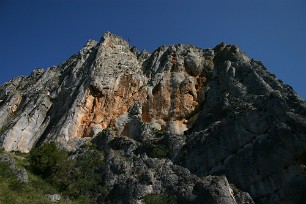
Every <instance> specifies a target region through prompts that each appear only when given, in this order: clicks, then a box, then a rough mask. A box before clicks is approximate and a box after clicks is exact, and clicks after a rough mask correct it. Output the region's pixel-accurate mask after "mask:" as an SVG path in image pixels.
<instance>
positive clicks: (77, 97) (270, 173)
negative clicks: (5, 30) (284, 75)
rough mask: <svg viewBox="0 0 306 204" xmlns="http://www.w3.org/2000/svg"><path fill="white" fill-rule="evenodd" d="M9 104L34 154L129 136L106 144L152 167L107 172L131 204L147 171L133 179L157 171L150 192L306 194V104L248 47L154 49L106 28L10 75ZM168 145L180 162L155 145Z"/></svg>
mask: <svg viewBox="0 0 306 204" xmlns="http://www.w3.org/2000/svg"><path fill="white" fill-rule="evenodd" d="M0 114H1V118H0V145H1V146H3V148H4V149H5V150H6V151H22V152H28V151H30V150H31V148H33V147H34V146H39V145H41V144H43V143H45V142H47V141H57V142H59V143H60V144H61V145H62V146H63V147H65V148H67V149H69V150H71V151H75V150H78V148H79V147H80V145H82V144H83V143H84V142H86V141H87V140H90V139H92V138H95V137H96V136H97V135H101V132H102V131H103V130H112V131H113V132H114V135H115V136H116V137H118V138H123V140H124V141H129V142H128V143H127V144H126V145H122V144H121V143H120V142H119V143H120V144H119V145H115V149H114V147H113V146H112V145H111V144H114V142H111V141H113V140H114V141H117V139H116V138H113V139H112V140H111V141H109V143H106V144H107V145H106V144H104V149H110V152H113V153H109V154H110V155H109V157H108V158H109V165H110V167H111V166H112V165H115V164H116V165H119V164H120V165H121V166H122V165H123V166H129V167H131V166H143V168H144V169H141V170H135V169H133V168H132V169H130V168H127V167H126V168H123V170H122V168H121V167H120V169H121V170H120V171H119V170H118V171H117V173H114V172H112V171H111V170H110V171H109V172H108V173H107V174H108V178H110V180H112V178H113V180H112V181H110V182H109V187H110V188H113V187H114V186H117V187H118V186H119V188H120V189H119V190H118V191H119V192H121V191H124V193H125V194H127V192H128V191H129V192H130V194H129V195H130V197H131V199H130V201H131V202H130V203H133V202H135V203H137V202H138V201H139V199H138V200H137V196H136V195H134V194H131V191H133V190H132V189H131V188H132V187H135V185H136V184H138V183H137V182H139V178H137V179H136V178H134V180H133V179H132V180H129V182H130V185H129V186H126V185H128V184H126V185H124V183H128V180H127V179H128V178H131V177H132V175H133V174H141V175H144V176H145V177H146V178H147V180H150V179H151V180H152V179H153V177H152V175H151V174H154V175H156V177H157V179H155V180H156V181H157V182H155V180H154V179H153V180H152V181H151V180H150V181H149V182H146V183H141V185H143V186H141V187H137V189H138V188H140V189H146V188H148V189H149V190H143V192H142V193H141V192H140V189H138V191H137V190H135V189H136V187H135V188H134V191H135V192H140V193H139V194H137V195H138V197H141V196H143V195H144V194H147V193H160V192H161V191H163V190H165V189H168V190H169V189H172V190H170V191H171V192H174V193H175V194H178V195H185V194H186V196H183V197H184V198H182V199H183V200H184V199H185V200H184V201H186V202H187V201H188V202H202V201H203V199H202V200H199V199H200V197H201V196H203V195H205V196H206V198H208V197H209V196H211V195H214V196H212V198H211V200H210V201H209V200H206V201H207V202H211V203H224V202H227V203H235V202H237V203H248V202H250V203H252V202H253V201H252V200H251V199H250V198H249V197H248V196H247V195H248V194H247V193H246V194H243V195H244V196H242V197H241V198H238V197H239V196H238V197H237V195H238V194H237V192H240V190H236V194H235V195H236V197H235V195H234V194H233V193H232V192H233V191H234V190H233V189H241V190H243V191H247V192H249V193H250V194H251V196H252V197H253V199H254V200H255V201H257V202H259V203H298V202H301V201H302V200H303V199H306V198H305V195H306V192H305V189H304V188H303V186H304V184H305V182H306V173H305V169H306V168H305V165H306V104H305V102H304V101H303V100H302V99H301V98H299V96H297V95H296V93H295V92H294V91H293V90H292V88H291V87H290V86H288V85H286V84H284V83H283V82H282V81H280V80H278V79H276V77H275V76H274V75H273V74H271V73H269V72H268V71H267V69H266V68H265V67H264V65H263V64H262V63H261V62H259V61H255V60H253V59H250V58H249V57H248V56H247V55H246V54H245V53H243V52H242V51H241V50H240V49H239V48H238V47H237V46H232V45H225V44H224V43H221V44H220V45H217V46H216V47H215V48H213V49H201V48H197V47H195V46H192V45H182V44H178V45H173V46H161V47H159V48H158V49H157V50H155V51H154V52H152V53H148V52H145V51H142V52H139V51H137V49H136V48H135V47H131V46H130V45H129V44H128V42H127V41H125V40H123V39H122V38H120V37H118V36H115V35H113V34H111V33H105V34H104V35H103V37H102V39H101V41H100V42H95V41H93V40H90V41H88V42H87V44H86V45H85V46H84V47H83V48H82V49H81V50H80V52H79V53H77V54H75V55H73V56H72V57H71V58H69V59H68V60H67V61H66V62H64V63H62V64H60V65H58V66H56V67H51V68H49V69H47V70H43V69H37V70H34V71H33V72H32V73H31V75H30V76H28V77H17V78H15V79H12V80H10V81H9V82H7V83H5V84H3V85H2V86H1V87H0ZM117 142H118V141H117ZM117 142H115V144H116V143H117ZM160 143H162V145H163V147H164V148H165V149H167V154H166V157H167V158H168V159H170V160H168V161H163V160H158V159H155V160H154V159H153V158H154V157H156V154H153V153H151V154H150V152H152V151H153V150H154V148H155V150H156V147H157V146H156V145H158V144H160ZM123 144H125V142H123ZM131 144H134V146H133V145H132V146H131ZM129 146H131V147H129ZM111 149H112V151H111ZM125 149H129V151H128V152H129V154H128V156H126V155H125V156H124V152H125V151H127V150H125ZM148 150H152V151H148ZM108 152H109V151H108ZM114 152H115V153H114ZM153 152H154V151H153ZM148 156H149V157H148ZM121 157H122V159H120V158H121ZM123 157H124V158H123ZM123 161H124V162H123ZM133 161H134V163H133ZM135 162H136V163H135ZM114 163H115V164H114ZM144 164H145V165H144ZM120 165H119V166H120ZM112 168H113V167H112ZM114 168H115V167H114ZM110 169H111V168H110ZM134 171H135V172H134ZM163 171H164V174H163V173H160V174H158V173H157V174H156V172H163ZM118 172H120V173H118ZM137 172H138V173H137ZM150 172H151V173H150ZM152 172H153V173H152ZM154 172H155V173H154ZM165 172H168V173H165ZM182 172H183V173H182ZM184 172H185V173H184ZM183 175H184V176H183ZM171 176H172V177H175V179H176V180H175V179H174V180H175V182H173V180H171V182H172V183H171V182H170V181H169V179H170V178H172V177H171ZM206 176H209V177H206ZM151 177H152V178H151ZM154 178H155V177H154ZM180 178H181V179H183V180H184V179H185V180H186V181H187V180H188V181H190V185H189V184H188V183H186V185H184V186H182V183H181V184H178V182H182V180H180ZM200 178H205V179H204V180H203V179H202V180H201V179H200ZM227 179H228V180H229V182H230V183H232V184H234V185H235V186H236V187H235V188H234V187H230V185H229V184H228V182H227ZM211 182H212V183H214V185H212V184H211ZM160 183H163V184H165V185H161V186H162V187H158V185H160ZM167 183H168V184H169V185H168V184H167ZM220 183H222V185H221V184H220ZM119 184H120V185H119ZM153 184H154V185H157V187H156V186H155V187H154V185H153ZM195 184H197V185H195ZM219 184H220V185H221V186H222V187H220V185H219ZM167 185H168V186H167ZM216 185H217V186H218V185H219V187H216ZM136 186H137V185H136ZM152 186H153V187H152ZM175 186H179V189H177V188H175ZM207 186H214V187H213V189H215V190H216V189H219V190H216V191H215V192H213V191H214V190H211V188H206V187H207ZM196 189H198V191H199V192H201V193H199V194H196V193H195V192H196ZM207 189H210V190H207ZM224 189H227V190H224ZM228 189H229V190H228ZM183 192H185V194H184V193H183ZM124 193H123V194H124ZM218 195H219V198H220V195H222V196H224V198H226V201H225V200H222V199H221V198H220V199H221V200H220V199H219V198H218ZM239 195H240V194H239ZM241 195H242V194H241ZM205 196H204V197H205ZM222 196H221V197H222ZM133 199H134V200H133ZM218 199H219V200H218Z"/></svg>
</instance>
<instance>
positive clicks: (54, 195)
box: [47, 194, 62, 203]
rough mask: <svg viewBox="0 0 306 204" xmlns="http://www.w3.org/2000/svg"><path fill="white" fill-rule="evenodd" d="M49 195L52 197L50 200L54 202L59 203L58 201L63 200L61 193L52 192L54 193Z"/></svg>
mask: <svg viewBox="0 0 306 204" xmlns="http://www.w3.org/2000/svg"><path fill="white" fill-rule="evenodd" d="M47 197H48V198H49V199H50V201H51V202H52V203H57V202H60V200H61V198H62V197H61V195H59V194H52V195H47Z"/></svg>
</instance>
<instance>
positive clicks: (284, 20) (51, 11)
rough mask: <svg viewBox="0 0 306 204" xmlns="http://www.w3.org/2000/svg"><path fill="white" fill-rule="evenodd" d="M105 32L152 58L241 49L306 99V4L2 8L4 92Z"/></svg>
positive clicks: (291, 0) (178, 2) (13, 3)
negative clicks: (188, 48) (164, 48)
mask: <svg viewBox="0 0 306 204" xmlns="http://www.w3.org/2000/svg"><path fill="white" fill-rule="evenodd" d="M106 31H110V32H112V33H114V34H117V35H120V36H122V37H123V38H125V39H130V40H131V44H132V45H135V46H137V47H138V49H139V50H141V49H146V50H149V51H153V50H154V49H156V48H157V47H158V46H160V45H162V44H166V45H167V44H176V43H189V44H194V45H196V46H198V47H201V48H210V47H214V46H215V45H216V44H219V43H220V42H222V41H224V42H225V43H226V44H237V45H239V46H240V48H241V49H242V50H243V51H244V52H246V53H247V55H248V56H250V57H252V58H255V59H256V60H260V61H262V62H263V63H264V65H265V66H266V67H267V68H268V69H269V70H270V71H271V72H272V73H274V74H276V76H277V77H278V78H279V79H282V80H283V81H284V82H285V83H288V84H289V85H291V86H292V87H293V88H294V89H295V91H296V92H297V93H298V94H299V95H301V96H302V98H304V99H306V89H305V88H306V1H305V0H256V1H252V0H218V1H215V0H210V1H208V0H190V1H187V0H151V1H147V0H130V1H128V0H120V1H118V0H0V70H1V72H0V84H2V83H3V82H5V81H7V80H9V79H10V78H12V77H15V76H19V75H28V74H30V72H31V71H32V70H33V69H35V68H38V67H43V68H48V67H50V66H52V65H57V64H59V63H60V62H62V61H64V60H66V59H67V58H68V57H70V56H71V55H72V54H74V53H76V52H77V51H78V50H80V49H81V48H82V46H83V45H84V44H85V43H86V41H87V40H88V39H95V40H99V39H100V37H101V35H102V34H103V33H104V32H106Z"/></svg>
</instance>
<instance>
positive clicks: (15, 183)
mask: <svg viewBox="0 0 306 204" xmlns="http://www.w3.org/2000/svg"><path fill="white" fill-rule="evenodd" d="M24 187H25V183H23V182H22V181H20V180H18V179H12V180H11V181H10V183H9V188H10V189H11V190H13V191H20V190H22V189H23V188H24Z"/></svg>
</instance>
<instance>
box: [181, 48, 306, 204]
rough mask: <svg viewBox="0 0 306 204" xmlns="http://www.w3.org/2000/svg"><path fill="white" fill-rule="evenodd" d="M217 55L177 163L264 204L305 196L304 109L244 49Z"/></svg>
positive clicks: (292, 94) (300, 101)
mask: <svg viewBox="0 0 306 204" xmlns="http://www.w3.org/2000/svg"><path fill="white" fill-rule="evenodd" d="M215 51H216V53H217V54H216V56H215V58H214V64H215V67H214V72H213V76H212V78H211V80H209V82H208V83H207V84H206V86H207V89H208V91H207V93H206V95H207V97H206V101H205V103H204V104H203V106H202V109H201V113H200V115H199V117H198V120H197V122H196V123H195V125H194V126H193V127H192V129H189V130H188V133H187V135H186V138H187V142H186V143H187V144H186V145H185V146H184V148H183V149H182V150H181V152H180V156H178V157H177V163H178V164H181V165H183V166H185V167H186V168H188V169H189V170H190V171H191V172H192V173H194V174H196V175H199V176H206V175H226V176H227V177H228V179H229V180H230V181H232V182H233V183H235V184H236V185H237V186H238V187H240V188H241V189H244V190H246V191H248V192H250V193H251V195H252V196H253V198H255V200H256V201H258V202H261V203H277V202H280V201H282V200H283V199H285V200H290V198H292V197H295V196H293V194H290V195H289V194H288V192H289V191H290V192H295V193H297V194H300V195H301V194H303V193H301V192H304V195H305V190H302V189H301V188H300V187H299V186H300V185H302V183H305V181H306V180H305V174H306V172H305V168H304V164H305V162H306V161H305V148H306V143H305V139H306V112H305V110H306V106H305V103H304V102H303V101H302V100H301V98H299V97H298V96H297V95H296V94H295V92H294V91H293V90H292V89H291V88H290V87H289V86H288V85H285V84H283V83H282V82H281V81H279V80H277V79H276V78H275V76H273V75H272V74H270V73H269V72H268V71H267V70H266V68H265V67H264V66H263V65H262V64H261V63H260V62H258V61H254V60H251V59H249V58H247V57H246V56H245V55H244V54H243V53H242V52H241V51H240V50H239V48H237V47H235V46H224V45H223V46H219V47H217V48H215ZM293 183H294V185H293ZM289 186H290V187H289ZM289 189H290V190H289ZM300 199H301V198H300ZM286 203H288V201H286ZM293 203H295V202H293Z"/></svg>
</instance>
